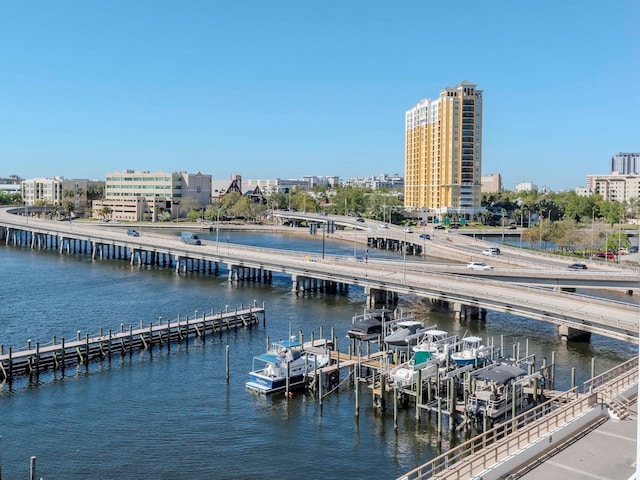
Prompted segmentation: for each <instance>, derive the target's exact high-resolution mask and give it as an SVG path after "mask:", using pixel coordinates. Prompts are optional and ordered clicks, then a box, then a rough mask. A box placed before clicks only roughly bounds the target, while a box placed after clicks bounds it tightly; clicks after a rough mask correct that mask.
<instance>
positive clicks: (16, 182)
mask: <svg viewBox="0 0 640 480" xmlns="http://www.w3.org/2000/svg"><path fill="white" fill-rule="evenodd" d="M21 182H22V179H21V178H20V177H18V176H17V175H11V176H10V177H9V178H0V192H4V193H21V192H22V186H21Z"/></svg>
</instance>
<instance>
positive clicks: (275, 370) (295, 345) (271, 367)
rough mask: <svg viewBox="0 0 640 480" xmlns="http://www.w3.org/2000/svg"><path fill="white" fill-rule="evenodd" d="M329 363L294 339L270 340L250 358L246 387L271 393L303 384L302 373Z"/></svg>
mask: <svg viewBox="0 0 640 480" xmlns="http://www.w3.org/2000/svg"><path fill="white" fill-rule="evenodd" d="M328 363H329V355H328V354H317V353H312V352H307V351H304V349H303V345H302V343H300V342H299V341H297V340H296V339H295V338H291V339H289V340H284V341H283V340H281V341H277V342H273V343H272V344H271V345H270V346H269V348H268V350H267V352H266V353H263V354H262V355H258V356H257V357H254V358H253V368H252V370H251V372H249V381H248V382H247V383H246V387H247V388H248V389H250V390H253V391H256V392H259V393H264V394H272V393H277V392H281V391H284V390H285V389H286V388H287V385H288V387H289V389H290V390H293V389H295V388H299V387H302V386H304V384H305V381H306V376H307V374H308V373H311V372H313V371H314V370H315V369H318V368H322V367H324V366H325V365H327V364H328Z"/></svg>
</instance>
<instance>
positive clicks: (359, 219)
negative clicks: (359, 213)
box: [356, 217, 364, 222]
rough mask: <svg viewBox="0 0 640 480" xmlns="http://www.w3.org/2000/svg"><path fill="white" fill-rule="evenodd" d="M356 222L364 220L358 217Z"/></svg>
mask: <svg viewBox="0 0 640 480" xmlns="http://www.w3.org/2000/svg"><path fill="white" fill-rule="evenodd" d="M356 222H364V218H362V217H358V218H356Z"/></svg>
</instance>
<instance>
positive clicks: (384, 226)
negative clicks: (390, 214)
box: [380, 223, 389, 228]
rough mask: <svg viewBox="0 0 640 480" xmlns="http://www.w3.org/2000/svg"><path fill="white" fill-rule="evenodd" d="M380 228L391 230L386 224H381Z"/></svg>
mask: <svg viewBox="0 0 640 480" xmlns="http://www.w3.org/2000/svg"><path fill="white" fill-rule="evenodd" d="M380 228H389V225H387V224H386V223H381V224H380Z"/></svg>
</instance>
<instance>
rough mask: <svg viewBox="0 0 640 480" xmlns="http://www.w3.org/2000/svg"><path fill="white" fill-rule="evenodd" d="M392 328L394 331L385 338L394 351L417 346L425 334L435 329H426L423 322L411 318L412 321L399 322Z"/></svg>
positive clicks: (385, 341)
mask: <svg viewBox="0 0 640 480" xmlns="http://www.w3.org/2000/svg"><path fill="white" fill-rule="evenodd" d="M392 328H393V331H392V332H391V333H389V334H388V335H387V336H386V337H384V343H386V344H387V346H388V347H389V348H390V349H392V350H393V349H397V348H407V347H411V346H414V345H417V343H418V341H419V340H420V339H421V338H422V336H423V335H424V333H425V332H426V331H427V330H430V329H433V328H435V327H433V326H432V327H425V326H424V325H423V324H422V322H419V321H417V320H415V318H414V317H411V318H410V319H402V320H398V321H397V322H395V323H394V324H393V326H392Z"/></svg>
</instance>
